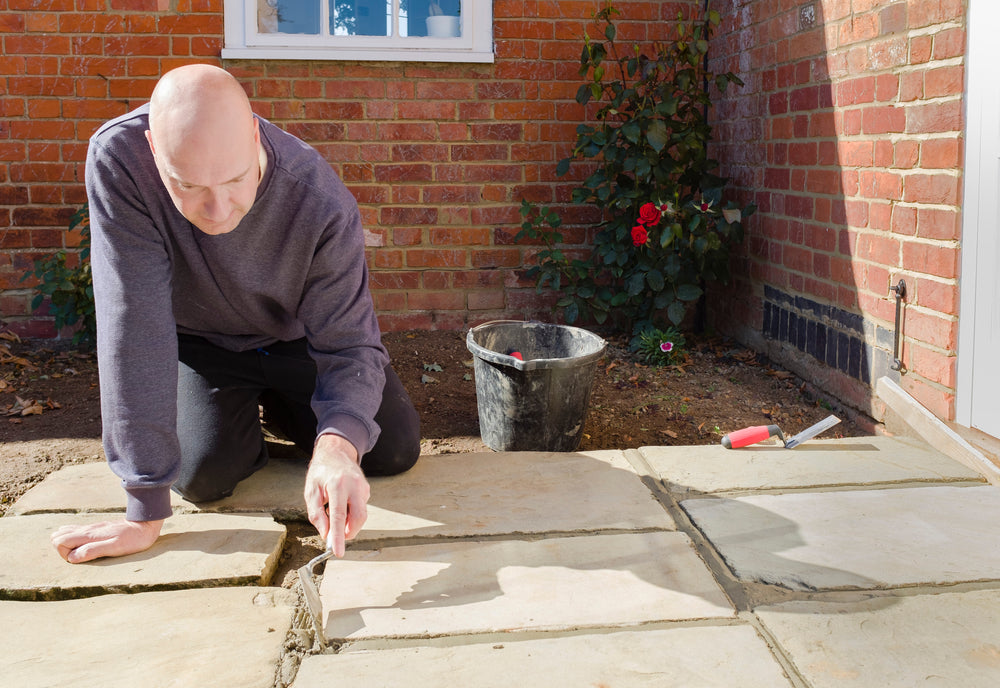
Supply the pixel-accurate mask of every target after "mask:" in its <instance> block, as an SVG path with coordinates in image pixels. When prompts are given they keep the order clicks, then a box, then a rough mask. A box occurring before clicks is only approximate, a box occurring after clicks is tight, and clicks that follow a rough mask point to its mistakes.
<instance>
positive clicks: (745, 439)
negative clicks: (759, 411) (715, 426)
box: [722, 425, 781, 449]
mask: <svg viewBox="0 0 1000 688" xmlns="http://www.w3.org/2000/svg"><path fill="white" fill-rule="evenodd" d="M775 435H778V436H779V437H780V436H781V428H779V427H778V426H777V425H755V426H753V427H752V428H743V429H742V430H737V431H736V432H731V433H729V434H728V435H726V436H725V437H723V438H722V446H723V447H725V448H726V449H739V448H740V447H747V446H749V445H751V444H757V443H758V442H763V441H764V440H766V439H767V438H768V437H774V436H775Z"/></svg>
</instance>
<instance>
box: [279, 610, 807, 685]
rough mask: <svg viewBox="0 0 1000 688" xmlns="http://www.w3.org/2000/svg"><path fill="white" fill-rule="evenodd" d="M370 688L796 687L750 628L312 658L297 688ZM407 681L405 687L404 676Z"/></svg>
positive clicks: (681, 630) (677, 630)
mask: <svg viewBox="0 0 1000 688" xmlns="http://www.w3.org/2000/svg"><path fill="white" fill-rule="evenodd" d="M331 676H336V677H337V681H338V682H339V683H342V684H343V685H345V686H346V685H359V686H362V685H363V686H366V688H396V687H397V686H399V685H402V684H403V683H405V685H406V686H409V687H410V688H432V687H433V688H438V686H441V685H442V677H447V685H454V686H469V687H471V686H475V687H476V688H509V687H510V686H545V688H579V687H580V686H602V687H604V688H642V687H643V686H650V687H653V686H655V687H656V688H672V687H675V688H689V687H690V686H699V687H701V688H732V686H740V688H779V687H780V686H790V685H791V684H790V683H789V682H788V680H787V678H785V676H784V674H783V673H782V671H781V668H780V667H779V666H778V663H777V662H776V661H775V659H774V657H773V656H772V655H771V653H770V651H769V650H768V648H767V645H766V644H765V643H764V642H763V641H762V640H761V638H760V637H759V636H758V635H757V634H756V633H755V632H754V631H753V629H752V628H750V627H749V626H745V625H743V626H712V627H679V628H669V629H656V630H647V631H643V632H632V631H624V632H613V633H605V634H599V635H598V634H587V635H577V636H568V637H558V638H545V639H540V640H522V641H510V640H507V639H504V640H503V641H501V642H491V643H477V644H472V645H457V646H454V647H415V648H406V649H391V650H379V651H374V652H344V653H341V654H338V655H314V656H312V657H308V658H306V659H305V661H303V663H302V666H301V667H300V668H299V673H298V675H297V676H296V678H295V682H294V683H293V684H292V685H293V688H321V687H323V688H326V687H327V686H329V685H331V684H330V677H331ZM404 676H405V677H406V678H405V681H401V677H404Z"/></svg>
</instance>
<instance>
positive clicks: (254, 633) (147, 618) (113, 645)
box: [0, 587, 296, 688]
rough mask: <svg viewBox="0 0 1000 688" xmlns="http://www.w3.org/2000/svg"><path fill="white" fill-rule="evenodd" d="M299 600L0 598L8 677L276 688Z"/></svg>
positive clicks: (200, 593)
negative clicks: (15, 599)
mask: <svg viewBox="0 0 1000 688" xmlns="http://www.w3.org/2000/svg"><path fill="white" fill-rule="evenodd" d="M295 602H296V598H295V595H294V594H293V593H292V592H291V591H289V590H281V589H280V588H256V587H253V588H225V589H213V590H182V591H171V592H147V593H140V594H137V595H103V596H101V597H94V598H90V599H85V600H66V601H62V602H0V644H2V645H3V652H0V676H3V680H2V682H3V684H4V685H5V686H31V687H32V688H48V687H50V686H51V687H53V688H55V687H59V688H62V687H63V686H81V687H85V686H94V687H97V686H100V687H101V688H134V686H144V687H145V688H161V687H162V688H167V687H170V688H175V687H177V686H219V687H225V688H271V686H273V685H274V677H275V674H276V670H277V665H278V661H279V658H280V656H281V650H282V645H283V644H284V642H285V638H286V635H287V633H288V631H289V628H290V626H291V623H292V615H293V612H294V607H295Z"/></svg>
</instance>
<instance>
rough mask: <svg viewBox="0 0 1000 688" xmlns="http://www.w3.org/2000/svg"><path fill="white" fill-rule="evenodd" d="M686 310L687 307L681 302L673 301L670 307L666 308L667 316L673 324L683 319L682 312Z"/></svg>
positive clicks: (679, 322)
mask: <svg viewBox="0 0 1000 688" xmlns="http://www.w3.org/2000/svg"><path fill="white" fill-rule="evenodd" d="M686 312H687V307H685V305H684V304H683V303H682V302H680V301H674V302H673V303H672V304H670V307H669V308H667V317H668V318H670V322H672V323H673V324H674V325H680V324H681V321H682V320H684V314H685V313H686Z"/></svg>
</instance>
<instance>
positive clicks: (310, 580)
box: [299, 546, 333, 650]
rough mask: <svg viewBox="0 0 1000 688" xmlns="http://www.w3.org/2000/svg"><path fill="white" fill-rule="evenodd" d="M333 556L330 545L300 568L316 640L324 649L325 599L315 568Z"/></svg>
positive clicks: (300, 579)
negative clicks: (315, 574) (320, 589)
mask: <svg viewBox="0 0 1000 688" xmlns="http://www.w3.org/2000/svg"><path fill="white" fill-rule="evenodd" d="M332 556H333V547H331V546H328V547H327V548H326V551H325V552H323V553H322V554H320V555H319V556H318V557H313V558H312V559H311V560H310V561H309V563H308V564H306V565H305V566H303V567H301V568H299V582H300V583H301V584H302V596H303V597H305V598H306V606H308V607H309V618H310V619H312V624H313V628H314V629H315V630H316V640H317V642H319V646H320V647H321V648H323V649H324V650H325V649H326V633H324V632H323V600H321V599H320V597H319V588H317V587H316V578H315V577H314V576H313V569H315V568H316V566H318V565H319V564H322V563H323V562H324V561H326V560H327V559H329V558H330V557H332Z"/></svg>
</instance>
